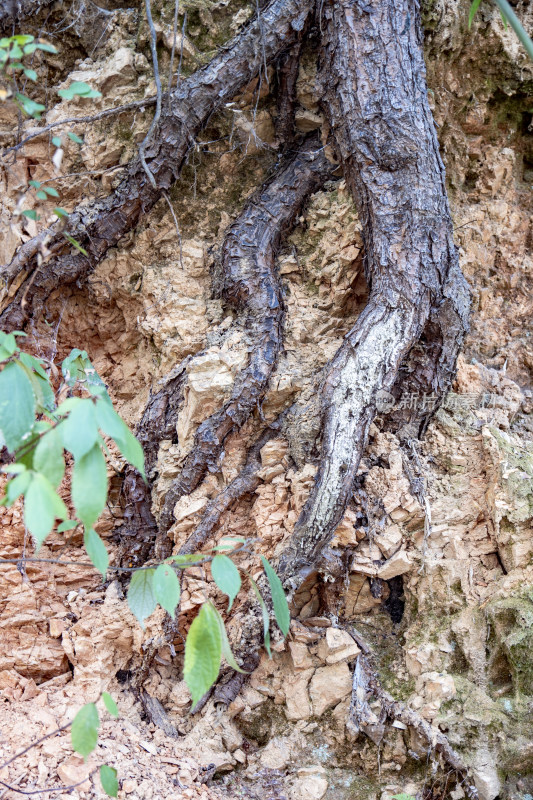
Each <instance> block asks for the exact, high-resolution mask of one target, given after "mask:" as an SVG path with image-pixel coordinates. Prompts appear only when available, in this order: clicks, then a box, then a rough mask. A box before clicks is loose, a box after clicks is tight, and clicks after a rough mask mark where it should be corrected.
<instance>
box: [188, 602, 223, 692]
mask: <svg viewBox="0 0 533 800" xmlns="http://www.w3.org/2000/svg"><path fill="white" fill-rule="evenodd" d="M221 657H222V636H221V634H220V626H219V624H218V619H217V615H216V611H215V609H214V608H213V606H212V605H211V604H210V603H204V605H203V606H202V608H201V609H200V613H199V614H198V615H197V616H196V617H195V618H194V620H193V623H192V625H191V627H190V628H189V633H188V634H187V639H186V640H185V663H184V667H183V677H184V679H185V682H186V684H187V686H188V687H189V691H190V693H191V697H192V704H193V708H194V706H195V705H196V703H197V702H198V701H199V700H201V698H202V697H203V696H204V694H205V693H206V692H208V691H209V689H210V688H211V686H212V685H213V684H214V682H215V681H216V679H217V678H218V673H219V670H220V659H221Z"/></svg>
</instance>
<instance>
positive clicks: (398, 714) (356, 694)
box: [347, 637, 477, 798]
mask: <svg viewBox="0 0 533 800" xmlns="http://www.w3.org/2000/svg"><path fill="white" fill-rule="evenodd" d="M356 638H358V637H356ZM370 699H373V700H378V701H379V704H380V710H379V711H378V710H377V709H376V708H375V706H374V707H373V708H370V705H369V700H370ZM387 720H398V721H399V722H402V723H403V724H404V725H406V726H407V727H408V728H412V729H413V730H415V731H416V733H417V734H418V735H419V736H420V737H421V738H422V739H424V740H425V741H426V742H427V744H428V748H429V749H430V750H434V751H436V752H437V753H440V755H441V756H442V758H443V759H444V761H445V762H446V763H447V764H448V765H449V766H450V767H451V768H452V769H454V770H455V771H456V772H457V773H458V775H459V776H460V777H461V778H462V779H463V780H464V784H463V787H464V788H465V789H466V790H467V791H468V795H469V796H470V797H472V798H475V797H477V791H476V788H475V787H474V786H472V785H470V783H471V779H470V778H469V771H468V766H467V765H466V764H465V762H464V761H463V759H462V758H461V756H460V755H459V753H457V752H456V751H455V750H454V749H453V747H452V746H451V745H450V742H449V741H448V738H447V737H446V736H445V735H444V734H443V733H442V732H441V731H439V730H438V729H437V728H434V727H433V726H432V725H430V723H429V722H427V720H425V719H423V717H421V716H420V714H417V712H416V711H413V709H411V708H409V707H408V706H406V705H405V703H402V702H400V701H398V700H395V699H394V698H393V697H392V696H391V695H390V694H389V693H388V692H386V691H385V690H384V689H383V687H382V686H381V683H380V681H379V678H378V676H377V674H376V672H375V671H374V669H373V668H372V666H371V665H370V661H369V657H368V655H365V654H363V653H360V654H359V656H358V657H357V662H356V665H355V669H354V674H353V688H352V701H351V704H350V710H349V713H348V722H347V727H348V730H349V731H351V732H352V733H353V734H355V735H357V734H358V733H359V731H362V732H363V733H365V734H366V735H367V736H368V737H369V738H370V739H372V741H373V742H374V743H375V744H377V745H379V744H380V742H381V740H382V739H383V736H384V733H385V727H386V724H387Z"/></svg>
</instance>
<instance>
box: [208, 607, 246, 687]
mask: <svg viewBox="0 0 533 800" xmlns="http://www.w3.org/2000/svg"><path fill="white" fill-rule="evenodd" d="M215 613H216V615H217V619H218V625H219V628H220V636H221V637H222V655H223V656H224V659H225V661H226V664H227V665H228V666H229V667H231V668H232V669H234V670H235V671H236V672H241V673H242V674H243V675H248V673H247V672H246V670H244V669H241V668H240V667H239V665H238V664H237V662H236V661H235V656H234V655H233V651H232V649H231V645H230V643H229V639H228V634H227V632H226V626H225V625H224V620H223V619H222V617H221V616H220V614H219V612H218V611H217V609H216V608H215Z"/></svg>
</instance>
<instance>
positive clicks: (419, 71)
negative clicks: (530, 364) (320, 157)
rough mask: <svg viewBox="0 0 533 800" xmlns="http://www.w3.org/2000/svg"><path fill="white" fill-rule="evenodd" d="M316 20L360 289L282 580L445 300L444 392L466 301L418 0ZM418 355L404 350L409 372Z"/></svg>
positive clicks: (343, 6)
mask: <svg viewBox="0 0 533 800" xmlns="http://www.w3.org/2000/svg"><path fill="white" fill-rule="evenodd" d="M321 30H322V53H321V65H320V82H321V86H322V90H323V106H324V110H325V111H326V114H327V117H328V120H329V122H330V125H331V129H332V132H333V136H334V140H335V144H336V148H337V151H338V154H339V157H340V160H341V163H342V165H343V169H344V174H345V177H346V181H347V184H348V186H349V188H350V191H351V192H352V195H353V197H354V200H355V202H356V205H357V208H358V211H359V214H360V217H361V223H362V228H363V241H364V247H365V271H366V277H367V281H368V284H369V287H370V297H369V302H368V305H367V307H366V308H365V310H364V311H363V313H362V314H361V316H360V317H359V319H358V320H357V323H356V325H355V326H354V328H353V329H352V330H351V331H350V332H349V333H348V334H347V336H346V338H345V341H344V343H343V345H342V346H341V348H340V349H339V351H338V352H337V354H336V356H335V358H334V359H333V361H332V363H331V366H330V370H329V374H328V377H327V379H326V381H325V385H324V389H323V408H324V414H323V442H322V457H321V461H320V466H319V471H318V475H317V478H316V483H315V486H314V488H313V491H312V492H311V495H310V497H309V499H308V501H307V503H306V505H305V507H304V509H303V511H302V514H301V516H300V518H299V520H298V522H297V524H296V527H295V531H294V534H293V537H292V539H291V541H290V543H289V545H288V547H287V549H286V551H285V552H284V553H283V554H282V556H281V558H280V563H279V570H280V573H281V575H282V579H283V580H284V583H285V586H286V588H287V589H290V590H294V589H296V588H297V587H298V586H299V585H300V584H301V583H302V581H303V580H305V578H306V577H307V576H308V575H309V573H310V572H312V571H313V570H314V569H315V568H316V563H317V559H318V557H319V554H320V551H321V550H322V548H323V547H324V546H325V545H326V544H327V543H328V541H329V540H330V539H331V537H332V536H333V533H334V531H335V528H336V526H337V524H338V523H339V521H340V519H341V517H342V515H343V513H344V511H345V508H346V504H347V501H348V499H349V497H350V493H351V491H352V485H353V481H354V478H355V475H356V473H357V468H358V466H359V461H360V459H361V455H362V452H363V450H364V447H365V444H366V440H367V435H368V429H369V427H370V424H371V422H372V420H373V419H374V417H375V416H376V412H377V402H378V400H379V394H378V393H379V392H383V391H385V392H388V391H390V390H391V389H392V388H393V386H394V384H395V382H396V380H397V378H398V376H399V374H400V369H401V368H402V364H404V363H405V362H406V359H407V357H408V355H409V353H410V352H411V351H413V348H415V347H416V345H417V343H418V342H419V340H420V338H421V335H422V333H423V332H424V330H426V336H427V337H430V338H429V344H430V346H431V336H432V335H433V334H432V328H431V325H428V322H429V320H430V316H431V314H432V311H434V313H435V316H436V317H437V318H438V317H439V313H440V316H441V319H445V317H446V315H445V309H446V308H447V307H448V306H449V305H451V308H452V309H453V314H454V316H455V325H454V328H453V331H452V333H453V336H450V337H448V336H447V335H446V329H444V331H445V336H444V337H443V341H441V342H438V335H437V337H436V338H437V345H436V346H435V347H434V351H433V353H431V355H432V356H433V357H434V358H435V357H437V358H438V359H439V362H440V364H441V365H442V366H440V367H436V366H433V369H435V370H436V372H438V373H439V381H438V382H439V383H440V387H439V388H440V391H444V390H445V389H446V388H447V386H449V382H450V380H451V376H452V375H453V367H454V366H455V361H456V358H457V355H458V348H459V346H460V344H461V342H462V338H463V336H464V333H465V331H466V328H467V319H468V311H469V295H468V290H467V287H466V284H465V281H464V278H462V276H461V273H460V269H459V264H458V257H457V252H456V249H455V246H454V243H453V231H452V221H451V217H450V209H449V205H448V200H447V195H446V187H445V181H444V166H443V163H442V160H441V158H440V155H439V147H438V141H437V136H436V132H435V126H434V122H433V118H432V115H431V111H430V109H429V105H428V101H427V86H426V76H425V66H424V59H423V53H422V36H421V31H420V23H419V8H418V3H417V2H416V0H394V1H393V0H369V2H365V3H364V4H363V3H360V2H358V0H329V2H328V1H327V2H325V3H324V4H323V8H322V17H321ZM450 287H451V288H452V292H453V293H451V296H450V297H448V296H447V295H448V294H449V293H450ZM437 328H438V329H439V330H440V326H437ZM424 361H425V359H419V360H418V362H417V360H416V358H415V359H414V366H412V367H411V369H412V370H413V371H414V372H415V379H416V369H417V363H418V364H419V365H420V371H421V372H422V371H423V369H424V368H427V367H425V364H424ZM420 380H421V382H422V384H425V383H426V379H425V378H424V377H423V376H422V377H421V379H420ZM433 382H435V379H433Z"/></svg>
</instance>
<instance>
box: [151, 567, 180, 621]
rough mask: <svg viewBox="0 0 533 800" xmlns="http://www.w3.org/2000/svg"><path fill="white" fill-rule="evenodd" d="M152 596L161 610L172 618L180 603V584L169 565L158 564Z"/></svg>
mask: <svg viewBox="0 0 533 800" xmlns="http://www.w3.org/2000/svg"><path fill="white" fill-rule="evenodd" d="M153 589H154V596H155V599H156V600H157V602H158V603H159V605H160V606H161V608H164V609H165V611H168V613H169V614H170V616H171V617H173V616H174V613H175V611H176V608H177V605H178V603H179V601H180V582H179V580H178V576H177V575H176V573H175V572H174V570H173V569H172V567H171V566H170V564H160V565H159V566H158V568H157V569H156V571H155V573H154V579H153Z"/></svg>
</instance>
